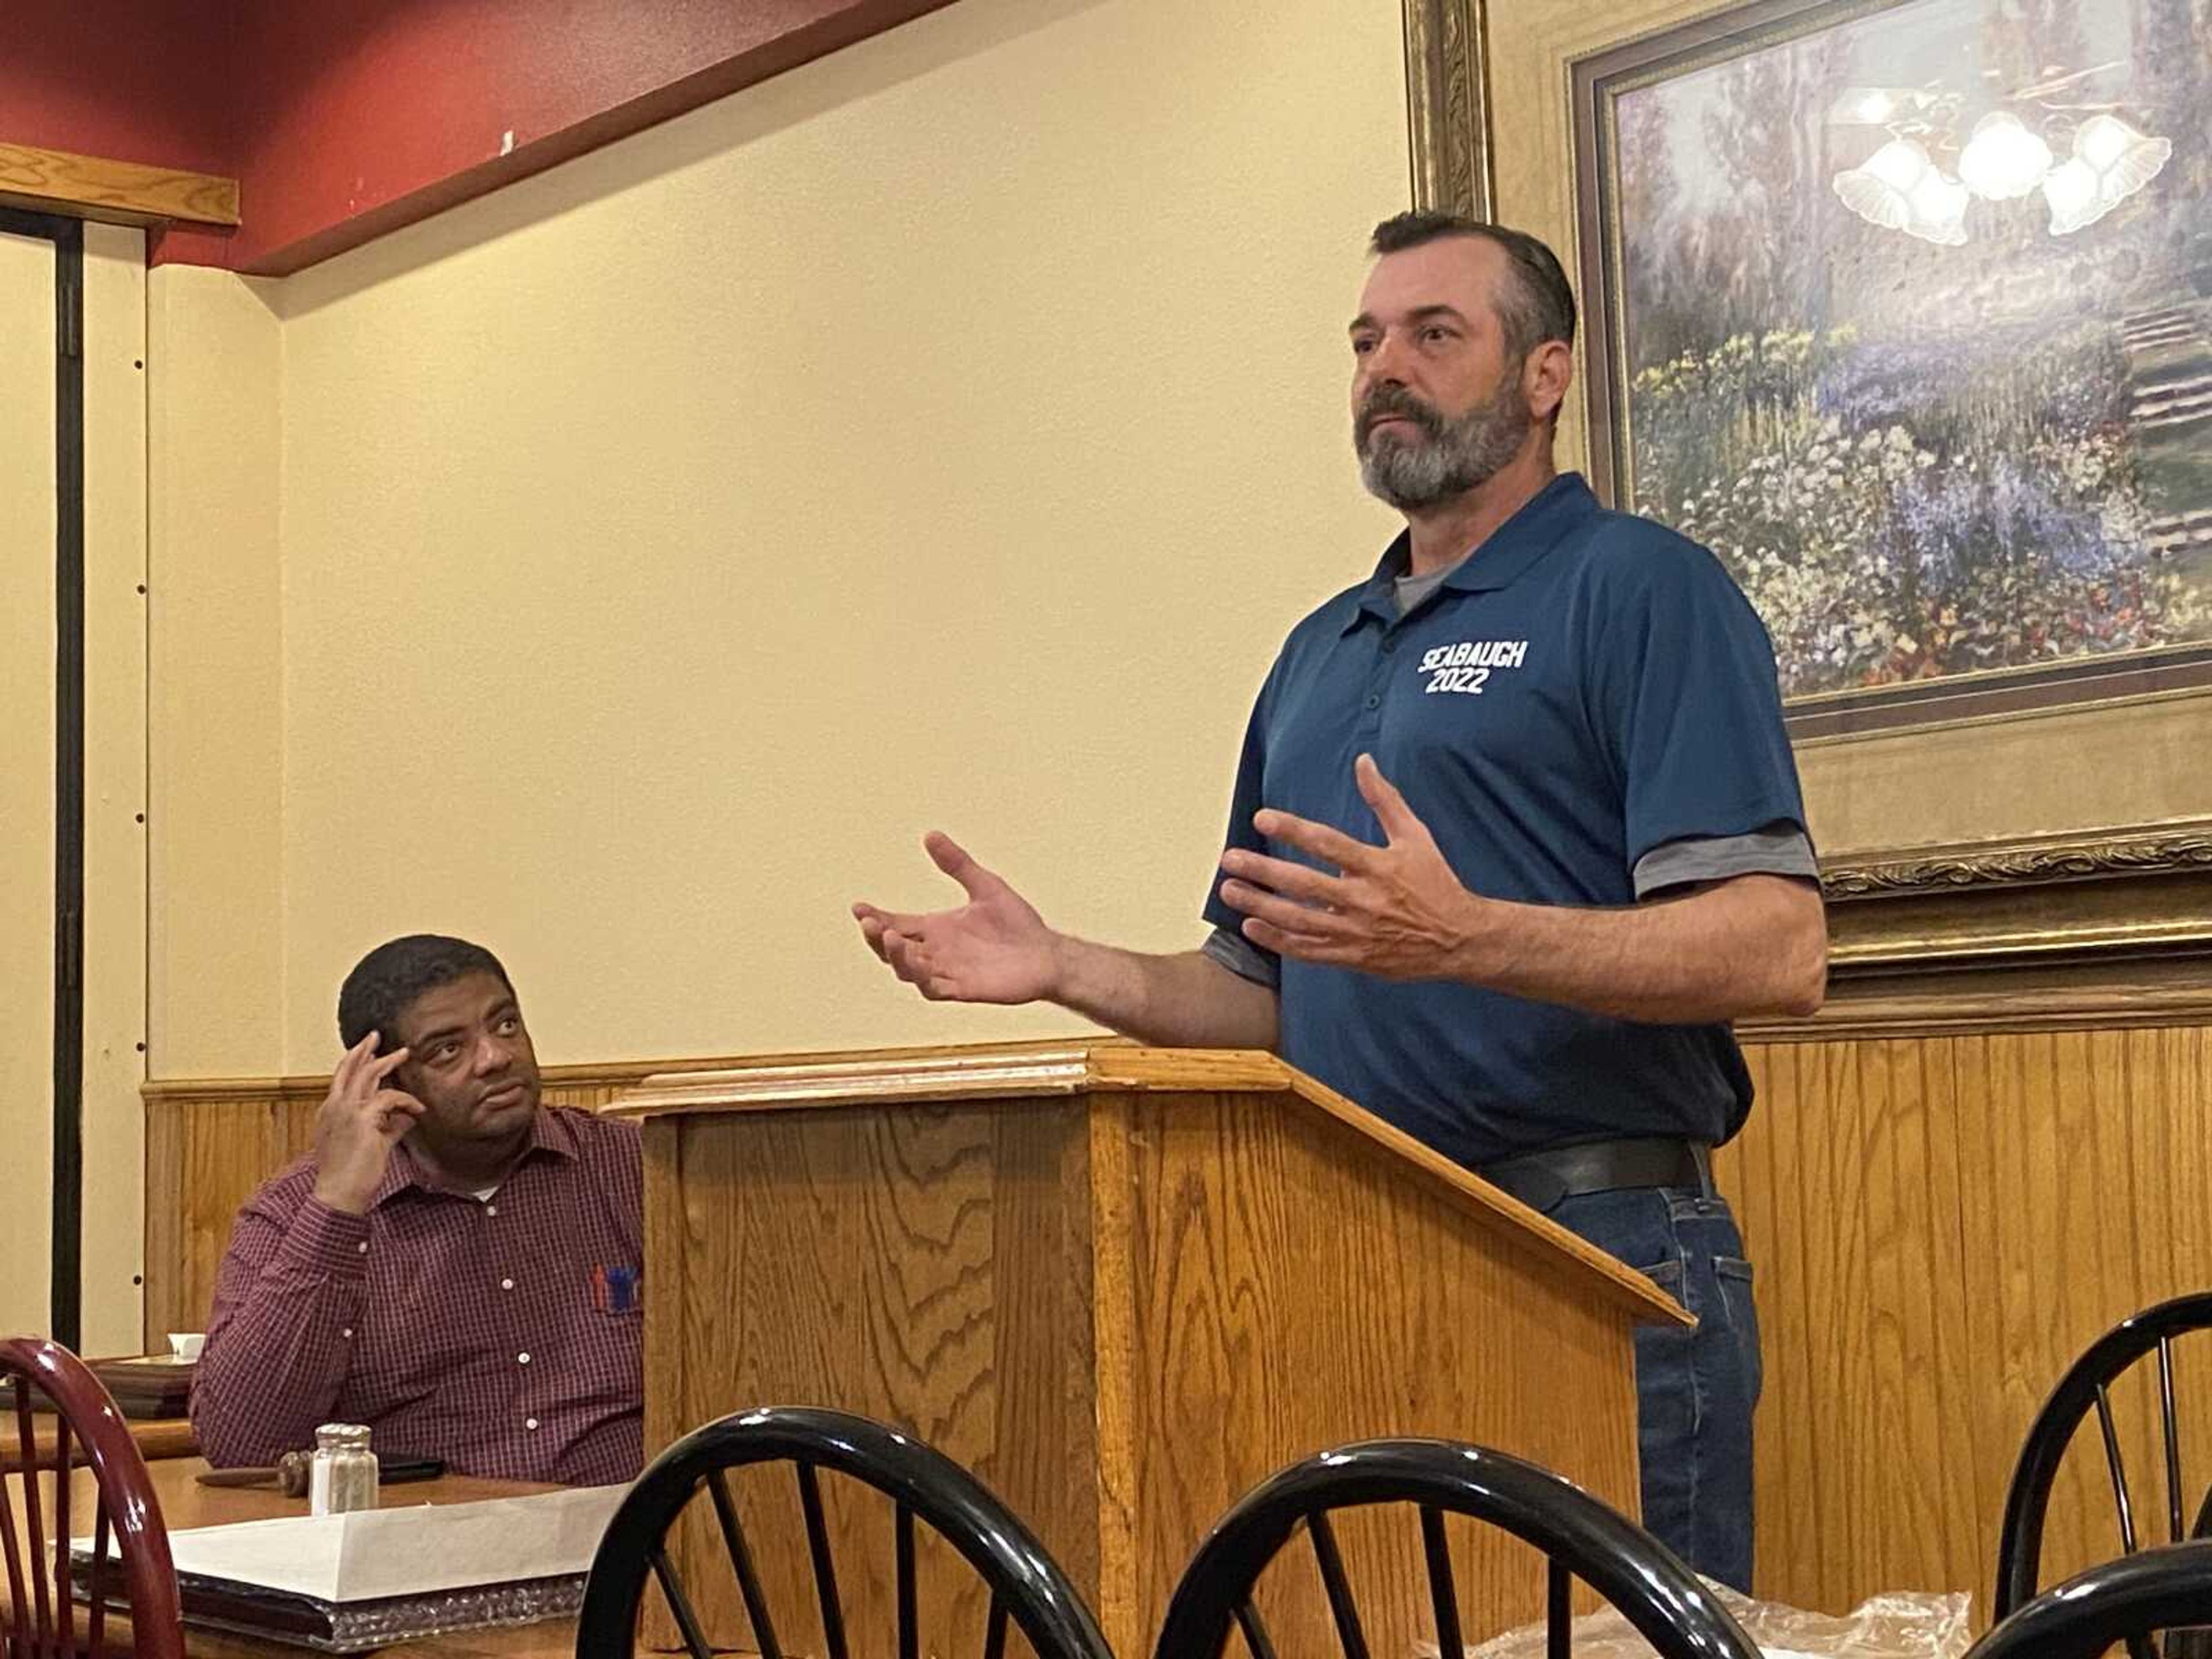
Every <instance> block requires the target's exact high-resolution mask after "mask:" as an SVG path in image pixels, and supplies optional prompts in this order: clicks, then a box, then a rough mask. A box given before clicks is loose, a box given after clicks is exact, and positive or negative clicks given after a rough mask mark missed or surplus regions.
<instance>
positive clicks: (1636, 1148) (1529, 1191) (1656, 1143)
mask: <svg viewBox="0 0 2212 1659" xmlns="http://www.w3.org/2000/svg"><path fill="white" fill-rule="evenodd" d="M1475 1173H1476V1174H1477V1175H1479V1176H1481V1177H1482V1178H1483V1179H1484V1180H1485V1181H1487V1182H1490V1184H1491V1185H1492V1186H1493V1187H1498V1188H1503V1189H1504V1191H1506V1192H1508V1193H1510V1194H1512V1195H1513V1196H1514V1197H1516V1198H1517V1199H1519V1200H1521V1201H1522V1203H1523V1204H1526V1205H1527V1206H1528V1207H1529V1208H1531V1209H1534V1210H1548V1209H1550V1208H1551V1207H1552V1206H1553V1205H1554V1204H1557V1203H1558V1202H1559V1200H1561V1199H1563V1198H1577V1197H1579V1196H1581V1195H1582V1194H1584V1193H1610V1192H1616V1191H1619V1190H1620V1188H1624V1187H1688V1188H1695V1189H1696V1190H1697V1191H1698V1192H1699V1193H1701V1194H1704V1195H1705V1197H1707V1198H1711V1196H1712V1195H1713V1166H1712V1153H1711V1148H1710V1147H1707V1146H1704V1145H1703V1144H1702V1143H1700V1142H1698V1141H1694V1140H1666V1139H1632V1140H1585V1141H1581V1142H1578V1143H1577V1145H1575V1146H1547V1147H1546V1148H1545V1149H1544V1150H1543V1151H1541V1152H1520V1153H1516V1155H1515V1156H1513V1157H1511V1158H1500V1159H1498V1162H1497V1163H1495V1164H1484V1165H1483V1166H1482V1167H1481V1168H1480V1169H1479V1170H1476V1171H1475Z"/></svg>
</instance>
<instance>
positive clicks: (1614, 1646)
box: [1415, 1583, 1973, 1659]
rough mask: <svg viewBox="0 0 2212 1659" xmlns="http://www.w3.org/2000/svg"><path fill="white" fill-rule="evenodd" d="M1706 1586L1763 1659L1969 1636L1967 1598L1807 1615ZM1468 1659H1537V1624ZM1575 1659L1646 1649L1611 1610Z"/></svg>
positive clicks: (1879, 1654)
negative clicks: (1755, 1645) (1740, 1627)
mask: <svg viewBox="0 0 2212 1659" xmlns="http://www.w3.org/2000/svg"><path fill="white" fill-rule="evenodd" d="M1705 1588H1706V1589H1708V1590H1710V1591H1711V1592H1712V1594H1713V1596H1714V1598H1715V1599H1716V1600H1717V1601H1719V1602H1720V1603H1721V1605H1722V1606H1723V1607H1726V1608H1727V1609H1728V1610H1729V1612H1730V1613H1734V1614H1735V1621H1736V1623H1738V1624H1739V1625H1741V1626H1743V1628H1744V1632H1745V1633H1746V1634H1747V1635H1748V1636H1749V1637H1750V1638H1751V1639H1752V1640H1753V1641H1754V1642H1756V1643H1758V1644H1759V1650H1760V1651H1761V1652H1762V1653H1764V1654H1765V1656H1766V1659H1959V1656H1960V1655H1961V1654H1963V1653H1965V1652H1966V1649H1967V1647H1968V1645H1969V1644H1970V1640H1971V1635H1972V1632H1970V1631H1969V1630H1968V1628H1967V1624H1966V1620H1967V1615H1968V1613H1969V1611H1970V1609H1971V1608H1972V1605H1973V1597H1972V1596H1971V1595H1968V1594H1967V1593H1966V1591H1964V1590H1954V1591H1953V1592H1952V1593H1951V1594H1949V1595H1917V1594H1903V1593H1900V1594H1898V1595H1877V1596H1874V1597H1872V1598H1871V1599H1869V1600H1868V1601H1863V1602H1861V1603H1860V1604H1859V1606H1858V1607H1857V1608H1855V1609H1854V1610H1853V1611H1851V1612H1850V1613H1844V1614H1841V1615H1838V1614H1835V1613H1807V1612H1805V1611H1803V1610H1802V1608H1798V1607H1784V1605H1783V1604H1782V1603H1780V1602H1778V1601H1753V1600H1752V1599H1751V1598H1750V1597H1749V1596H1746V1595H1737V1594H1736V1592H1735V1591H1734V1590H1732V1589H1727V1588H1726V1587H1724V1586H1723V1585H1720V1584H1715V1583H1706V1585H1705ZM1415 1651H1416V1652H1417V1653H1418V1654H1419V1656H1421V1659H1437V1646H1436V1644H1435V1643H1433V1642H1429V1643H1424V1644H1419V1645H1418V1646H1417V1647H1416V1649H1415ZM1468 1653H1469V1659H1544V1626H1542V1625H1541V1624H1538V1625H1528V1626H1523V1627H1522V1628H1521V1629H1519V1630H1513V1631H1508V1632H1505V1634H1504V1635H1503V1636H1498V1637H1493V1638H1491V1639H1490V1640H1489V1641H1487V1642H1485V1643H1484V1644H1482V1645H1481V1646H1480V1647H1478V1648H1473V1649H1470V1650H1468ZM1574 1659H1653V1655H1652V1651H1651V1644H1650V1643H1648V1642H1646V1641H1645V1640H1644V1638H1642V1637H1640V1636H1638V1634H1637V1633H1636V1630H1635V1627H1634V1626H1632V1625H1631V1624H1630V1623H1629V1622H1628V1620H1626V1619H1624V1618H1622V1617H1621V1616H1620V1614H1619V1613H1615V1612H1614V1611H1613V1609H1612V1608H1611V1607H1605V1608H1601V1610H1599V1611H1598V1612H1596V1613H1589V1614H1586V1615H1585V1616H1584V1617H1583V1618H1580V1619H1577V1620H1575V1623H1574Z"/></svg>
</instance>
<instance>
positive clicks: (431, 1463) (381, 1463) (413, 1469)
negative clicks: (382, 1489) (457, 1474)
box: [376, 1457, 446, 1486]
mask: <svg viewBox="0 0 2212 1659" xmlns="http://www.w3.org/2000/svg"><path fill="white" fill-rule="evenodd" d="M445 1472H446V1465H445V1463H444V1462H443V1460H441V1459H439V1458H435V1457H380V1458H378V1459H377V1460H376V1484H377V1485H378V1486H398V1485H400V1484H401V1483H403V1482H404V1481H409V1480H436V1479H437V1478H438V1477H439V1476H440V1475H441V1474H444V1473H445Z"/></svg>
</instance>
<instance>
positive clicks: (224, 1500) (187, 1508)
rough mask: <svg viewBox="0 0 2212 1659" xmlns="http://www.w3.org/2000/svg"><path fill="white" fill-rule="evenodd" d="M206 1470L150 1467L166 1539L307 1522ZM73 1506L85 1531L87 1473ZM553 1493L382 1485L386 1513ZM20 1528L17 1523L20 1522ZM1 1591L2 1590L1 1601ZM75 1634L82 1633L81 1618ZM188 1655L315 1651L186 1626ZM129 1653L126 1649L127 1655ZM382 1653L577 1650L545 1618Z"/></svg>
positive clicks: (500, 1657)
mask: <svg viewBox="0 0 2212 1659" xmlns="http://www.w3.org/2000/svg"><path fill="white" fill-rule="evenodd" d="M207 1467H208V1465H207V1462H206V1460H205V1459H204V1458H199V1457H168V1458H163V1459H162V1460H161V1462H156V1463H151V1464H149V1465H148V1468H149V1471H150V1473H151V1474H152V1475H153V1478H154V1493H155V1498H157V1499H158V1500H159V1501H160V1503H161V1515H162V1518H163V1519H164V1520H165V1521H167V1522H168V1527H169V1530H170V1531H171V1532H182V1531H184V1530H185V1529H186V1528H191V1527H216V1526H222V1525H225V1524H227V1523H228V1522H234V1521H267V1520H271V1519H274V1518H276V1517H277V1516H288V1515H305V1514H306V1513H307V1499H306V1498H285V1497H283V1496H280V1495H279V1494H278V1493H277V1492H276V1490H275V1489H274V1488H273V1487H254V1486H227V1487H216V1486H201V1485H200V1484H199V1482H198V1481H197V1480H195V1479H194V1478H193V1477H194V1476H195V1475H197V1474H199V1473H200V1472H201V1471H202V1470H204V1469H205V1468H207ZM71 1480H72V1482H73V1485H72V1486H71V1489H70V1510H71V1514H72V1516H75V1517H77V1518H78V1519H79V1520H80V1521H81V1522H82V1527H83V1528H85V1529H88V1528H89V1526H90V1520H91V1516H92V1511H93V1505H94V1503H95V1502H96V1501H97V1500H98V1492H97V1491H96V1490H95V1488H94V1485H93V1480H92V1472H91V1471H90V1470H89V1469H80V1470H78V1471H77V1472H76V1474H75V1475H73V1476H72V1477H71ZM550 1490H552V1488H550V1487H548V1486H531V1485H527V1484H525V1483H523V1482H520V1481H513V1480H474V1479H471V1478H470V1477H468V1476H466V1475H448V1476H447V1477H445V1478H444V1479H442V1480H422V1481H410V1482H409V1483H407V1484H406V1485H404V1486H387V1487H386V1488H385V1491H384V1501H385V1505H386V1507H387V1508H392V1509H398V1508H404V1507H405V1506H406V1505H408V1504H465V1503H469V1502H471V1501H473V1500H475V1499H477V1498H517V1497H520V1496H522V1495H523V1494H525V1493H527V1492H549V1491H550ZM17 1524H19V1525H20V1524H21V1520H20V1517H19V1519H18V1522H17ZM5 1594H6V1589H5V1586H4V1585H0V1600H4V1597H5ZM77 1628H78V1631H79V1632H80V1633H82V1631H83V1628H84V1626H83V1624H82V1610H80V1613H79V1623H78V1626H77ZM125 1651H127V1649H126V1650H125ZM185 1651H186V1652H188V1653H190V1654H191V1655H192V1656H194V1659H274V1656H278V1655H290V1656H292V1659H305V1656H307V1655H308V1654H311V1653H312V1652H313V1650H312V1649H309V1648H303V1647H296V1646H293V1645H291V1644H286V1643H282V1642H273V1641H268V1640H264V1639H263V1638H258V1637H251V1636H237V1635H233V1634H231V1633H229V1632H224V1631H211V1630H201V1629H198V1628H197V1627H195V1626H185ZM380 1651H381V1652H383V1653H386V1654H392V1655H404V1656H407V1659H573V1656H574V1653H575V1651H576V1621H575V1620H574V1619H549V1620H545V1621H544V1623H542V1624H536V1625H518V1626H509V1627H507V1628H505V1629H501V1630H484V1631H471V1632H465V1633H464V1634H460V1635H455V1636H441V1637H436V1638H432V1639H430V1640H428V1641H424V1642H408V1643H404V1644H400V1645H399V1646H397V1647H390V1648H384V1649H381V1650H380Z"/></svg>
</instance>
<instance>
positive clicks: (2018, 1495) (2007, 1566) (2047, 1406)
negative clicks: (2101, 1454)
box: [1992, 1294, 2212, 1620]
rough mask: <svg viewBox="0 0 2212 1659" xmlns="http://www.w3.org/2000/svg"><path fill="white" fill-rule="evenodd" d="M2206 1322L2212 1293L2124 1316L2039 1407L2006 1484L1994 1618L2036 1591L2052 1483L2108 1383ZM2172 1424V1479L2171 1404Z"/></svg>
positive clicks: (2172, 1459)
mask: <svg viewBox="0 0 2212 1659" xmlns="http://www.w3.org/2000/svg"><path fill="white" fill-rule="evenodd" d="M2206 1328H2212V1294H2197V1295H2191V1296H2181V1297H2174V1298H2173V1299H2172V1300H2171V1301H2168V1302H2161V1303H2159V1304H2156V1305H2155V1306H2153V1307H2149V1308H2146V1309H2144V1310H2142V1312H2140V1313H2136V1314H2131V1315H2130V1316H2128V1317H2127V1318H2125V1319H2123V1320H2122V1321H2120V1322H2119V1323H2118V1324H2117V1325H2115V1326H2113V1327H2112V1329H2110V1330H2109V1331H2106V1333H2105V1334H2103V1335H2102V1336H2100V1337H2099V1338H2098V1339H2097V1340H2095V1341H2094V1342H2093V1343H2091V1344H2090V1345H2089V1346H2088V1347H2087V1348H2086V1349H2085V1350H2083V1351H2082V1353H2081V1358H2078V1359H2076V1360H2075V1362H2074V1363H2073V1364H2072V1365H2070V1366H2069V1367H2068V1368H2067V1370H2066V1374H2065V1375H2064V1376H2062V1377H2060V1378H2059V1379H2058V1383H2057V1386H2056V1387H2054V1388H2053V1389H2051V1395H2050V1397H2049V1398H2048V1399H2046V1400H2045V1401H2044V1402H2043V1407H2042V1409H2041V1410H2040V1411H2039V1412H2037V1413H2036V1414H2035V1420H2034V1421H2033V1423H2031V1424H2030V1425H2028V1431H2027V1437H2026V1439H2024V1440H2023V1441H2022V1442H2021V1450H2020V1457H2019V1459H2018V1461H2017V1462H2015V1464H2014V1466H2013V1474H2012V1481H2011V1484H2010V1485H2009V1486H2008V1487H2007V1488H2006V1491H2005V1507H2004V1523H2003V1528H2002V1532H2001V1533H2000V1534H1999V1536H1998V1542H1997V1583H1996V1597H1995V1600H1994V1601H1993V1603H1992V1612H1993V1617H1994V1618H1995V1619H1996V1620H2003V1619H2005V1618H2006V1617H2007V1616H2008V1615H2009V1614H2010V1613H2013V1612H2015V1610H2016V1609H2018V1608H2021V1607H2025V1606H2026V1605H2027V1602H2028V1601H2031V1600H2032V1599H2033V1597H2034V1596H2035V1594H2036V1581H2037V1576H2038V1573H2039V1570H2040V1567H2041V1565H2042V1559H2043V1532H2044V1524H2045V1520H2046V1519H2047V1518H2048V1516H2049V1513H2050V1507H2051V1486H2052V1483H2053V1482H2054V1481H2055V1480H2057V1474H2058V1468H2059V1465H2060V1463H2061V1462H2063V1460H2064V1458H2065V1455H2066V1449H2067V1448H2068V1447H2069V1445H2071V1444H2072V1443H2073V1440H2074V1436H2075V1431H2077V1430H2079V1429H2080V1427H2081V1423H2082V1421H2083V1419H2086V1418H2087V1416H2088V1415H2089V1413H2091V1412H2093V1411H2096V1410H2098V1409H2099V1401H2100V1396H2101V1395H2102V1392H2103V1390H2104V1389H2105V1387H2106V1384H2108V1383H2111V1382H2112V1379H2113V1378H2115V1377H2117V1376H2119V1375H2120V1373H2121V1372H2123V1371H2124V1370H2127V1369H2128V1367H2129V1366H2130V1365H2132V1364H2135V1363H2136V1361H2137V1360H2139V1359H2141V1358H2143V1357H2144V1356H2146V1355H2148V1354H2149V1353H2152V1352H2156V1351H2158V1350H2159V1349H2160V1347H2161V1346H2162V1345H2164V1344H2166V1343H2168V1342H2170V1341H2172V1340H2173V1338H2175V1337H2177V1336H2179V1335H2181V1334H2184V1333H2185V1332H2188V1331H2194V1330H2202V1329H2206ZM2174 1432H2175V1429H2174V1425H2173V1422H2172V1417H2171V1413H2170V1410H2169V1415H2168V1418H2167V1421H2166V1434H2167V1453H2168V1470H2167V1479H2168V1481H2169V1483H2172V1482H2173V1481H2174V1480H2177V1479H2178V1476H2179V1468H2178V1460H2179V1447H2178V1445H2177V1444H2176V1443H2175V1441H2174V1439H2173V1436H2174ZM2116 1455H2117V1453H2116V1451H2112V1450H2109V1449H2108V1453H2107V1456H2108V1459H2109V1458H2112V1457H2116ZM2113 1475H2114V1481H2115V1486H2116V1489H2117V1490H2118V1492H2121V1493H2123V1494H2124V1492H2125V1485H2124V1479H2123V1478H2122V1475H2121V1474H2120V1471H2119V1469H2118V1466H2117V1464H2115V1466H2114V1468H2113ZM2167 1497H2168V1500H2169V1505H2170V1507H2172V1510H2173V1511H2174V1513H2175V1514H2176V1515H2177V1516H2178V1515H2179V1513H2180V1510H2181V1494H2180V1493H2179V1492H2172V1491H2170V1492H2168V1494H2167ZM2120 1501H2121V1504H2122V1514H2123V1526H2124V1527H2125V1526H2127V1525H2128V1524H2129V1522H2128V1520H2127V1518H2126V1499H2125V1498H2124V1496H2123V1497H2122V1498H2121V1499H2120ZM2206 1504H2208V1505H2212V1493H2208V1496H2207V1498H2206ZM2208 1515H2212V1509H2208V1508H2200V1509H2199V1510H2197V1519H2196V1527H2195V1530H2197V1531H2198V1532H2202V1531H2203V1527H2204V1522H2205V1521H2206V1519H2207V1517H2208ZM2177 1541H2178V1540H2177ZM2130 1548H2132V1546H2131V1545H2130Z"/></svg>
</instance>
